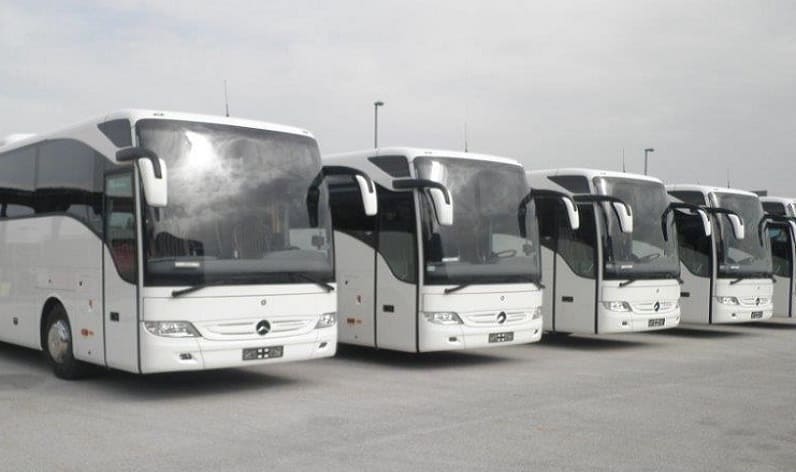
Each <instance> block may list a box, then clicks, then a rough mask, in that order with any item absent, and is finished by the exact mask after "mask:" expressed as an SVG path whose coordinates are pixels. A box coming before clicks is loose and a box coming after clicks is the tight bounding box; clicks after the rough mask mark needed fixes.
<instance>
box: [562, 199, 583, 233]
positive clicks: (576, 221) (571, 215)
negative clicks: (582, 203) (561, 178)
mask: <svg viewBox="0 0 796 472" xmlns="http://www.w3.org/2000/svg"><path fill="white" fill-rule="evenodd" d="M561 201H562V202H563V203H564V208H565V209H566V210H567V217H568V219H569V227H570V228H572V231H577V230H578V228H580V213H579V212H578V206H577V205H575V202H574V201H573V200H572V199H571V198H569V197H561Z"/></svg>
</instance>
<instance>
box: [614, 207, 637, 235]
mask: <svg viewBox="0 0 796 472" xmlns="http://www.w3.org/2000/svg"><path fill="white" fill-rule="evenodd" d="M611 205H613V207H614V212H615V213H616V216H617V218H618V219H619V228H620V229H621V230H622V232H623V233H626V234H628V233H632V232H633V214H632V213H631V211H630V207H629V206H628V205H627V204H626V203H620V202H612V203H611Z"/></svg>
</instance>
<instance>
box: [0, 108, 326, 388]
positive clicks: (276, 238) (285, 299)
mask: <svg viewBox="0 0 796 472" xmlns="http://www.w3.org/2000/svg"><path fill="white" fill-rule="evenodd" d="M138 157H144V158H142V159H138ZM120 160H121V161H122V162H120ZM157 164H159V167H161V169H160V172H161V175H160V178H158V176H157V169H156V167H158V165H157ZM320 172H321V161H320V155H319V152H318V146H317V143H316V141H315V139H314V138H313V137H312V135H311V134H310V133H309V132H307V131H304V130H301V129H297V128H292V127H287V126H281V125H274V124H268V123H262V122H257V121H248V120H240V119H231V118H222V117H213V116H201V115H192V114H183V113H171V112H154V111H143V110H130V111H119V112H115V113H111V114H108V115H106V116H103V117H101V118H98V119H95V120H91V121H87V122H84V123H82V124H80V125H77V126H73V127H70V128H67V129H64V130H61V131H58V132H54V133H51V134H47V135H41V136H36V137H29V138H27V139H22V140H18V141H14V142H13V143H12V144H9V145H6V146H4V147H2V148H0V199H2V201H0V295H1V296H0V341H5V342H9V343H14V344H18V345H22V346H27V347H30V348H34V349H44V350H45V353H46V354H47V358H48V360H49V361H50V363H52V364H53V367H54V369H55V373H56V375H59V376H62V377H65V378H70V377H76V376H78V375H79V373H80V371H81V370H82V369H81V367H84V364H83V363H82V362H84V363H89V364H95V365H99V366H105V367H109V368H115V369H120V370H124V371H128V372H133V373H142V374H148V373H153V372H164V371H181V370H195V369H213V368H223V367H241V366H250V365H255V364H261V363H266V362H280V361H292V360H302V359H311V358H318V357H328V356H332V355H333V354H334V353H335V349H336V340H337V330H336V326H335V314H334V313H335V310H336V293H335V292H334V291H333V288H334V287H333V286H332V285H330V284H331V283H332V282H333V280H334V279H333V277H334V274H333V264H332V263H333V261H332V234H331V221H330V219H331V218H330V215H329V209H328V198H327V192H326V190H325V187H321V188H314V187H313V188H310V186H311V184H312V183H313V182H317V180H318V175H319V173H320ZM310 190H314V193H313V192H311V191H310ZM310 193H312V195H313V196H314V198H309V197H308V195H309V194H310ZM310 203H312V204H313V205H310ZM311 206H312V208H310V207H311ZM313 211H314V212H315V214H314V215H311V213H313ZM310 220H314V223H310ZM81 361H82V362H81Z"/></svg>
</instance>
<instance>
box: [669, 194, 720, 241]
mask: <svg viewBox="0 0 796 472" xmlns="http://www.w3.org/2000/svg"><path fill="white" fill-rule="evenodd" d="M674 210H687V211H691V212H692V213H694V214H696V215H699V219H700V220H702V230H703V231H704V233H705V237H708V238H709V237H710V235H711V234H713V226H712V225H711V224H710V216H709V215H708V212H707V211H705V209H703V208H701V207H699V206H697V205H692V204H690V203H680V202H672V203H670V204H669V207H668V208H666V210H664V212H663V216H662V217H661V229H663V240H664V241H668V240H669V227H668V225H667V224H666V223H668V217H669V214H670V213H671V212H672V211H674Z"/></svg>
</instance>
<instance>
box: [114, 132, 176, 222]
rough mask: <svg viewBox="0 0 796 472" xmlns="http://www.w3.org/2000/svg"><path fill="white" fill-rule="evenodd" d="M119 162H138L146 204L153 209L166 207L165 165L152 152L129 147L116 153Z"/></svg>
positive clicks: (166, 174)
mask: <svg viewBox="0 0 796 472" xmlns="http://www.w3.org/2000/svg"><path fill="white" fill-rule="evenodd" d="M116 160H117V161H119V162H130V161H137V162H138V170H139V174H140V176H141V184H142V186H143V187H144V197H145V198H146V202H147V204H149V206H152V207H155V208H163V207H165V206H166V205H168V201H169V199H168V195H169V192H168V183H167V180H168V179H167V178H168V171H167V168H166V163H165V162H164V161H163V159H161V158H159V157H158V156H157V154H155V153H154V151H151V150H149V149H146V148H142V147H130V148H125V149H121V150H119V151H118V152H116Z"/></svg>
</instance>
